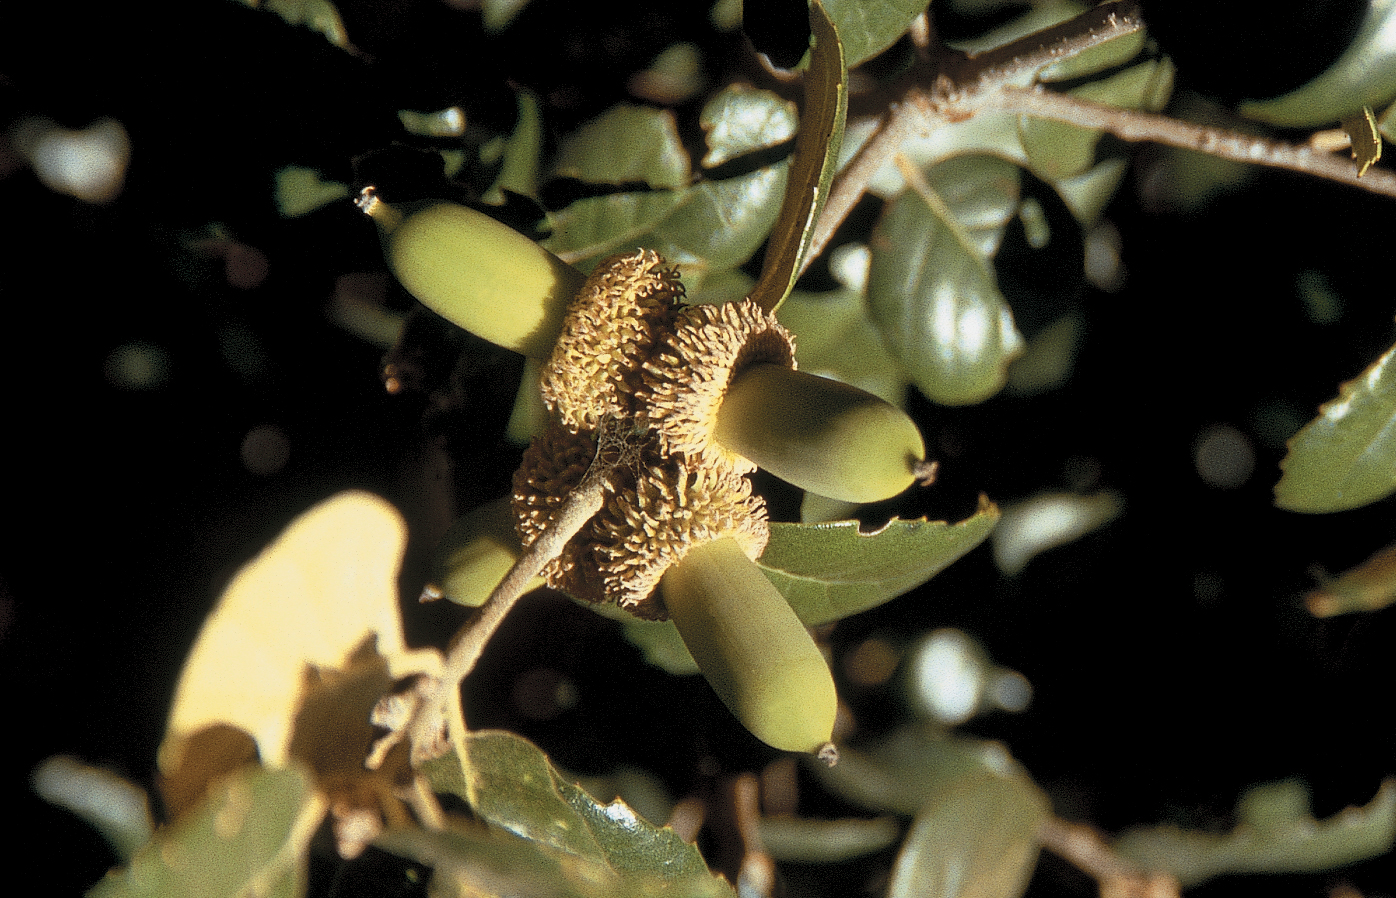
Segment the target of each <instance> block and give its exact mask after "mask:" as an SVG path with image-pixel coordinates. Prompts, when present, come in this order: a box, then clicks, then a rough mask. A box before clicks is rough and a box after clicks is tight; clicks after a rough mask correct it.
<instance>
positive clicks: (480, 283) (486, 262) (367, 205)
mask: <svg viewBox="0 0 1396 898" xmlns="http://www.w3.org/2000/svg"><path fill="white" fill-rule="evenodd" d="M358 205H359V208H360V209H362V210H363V212H364V213H365V214H366V215H368V216H369V217H370V218H372V219H373V220H374V222H376V223H377V224H378V228H379V236H380V238H381V239H382V242H383V255H384V257H385V258H386V259H387V262H388V267H389V268H390V269H391V270H392V272H393V275H394V276H395V277H396V278H397V279H398V281H399V282H401V284H402V286H403V287H405V288H406V289H407V292H409V293H411V294H412V295H413V296H415V297H416V298H417V299H418V300H419V301H420V302H421V303H422V304H423V305H424V306H426V307H427V308H429V309H431V310H432V311H433V312H436V313H437V314H438V315H441V316H442V317H443V318H446V319H447V320H449V321H451V322H452V323H454V324H457V325H459V326H460V327H462V328H464V329H466V330H468V331H470V332H471V333H473V334H476V335H478V336H480V337H483V338H485V339H486V340H489V341H490V342H491V343H495V344H498V345H500V346H504V347H506V348H508V349H513V350H515V351H517V352H521V353H523V354H524V355H527V356H532V357H534V358H546V357H547V355H548V353H549V352H551V351H552V348H553V343H554V342H556V340H557V337H558V334H559V333H560V332H561V330H562V321H563V317H564V315H565V313H566V310H567V304H568V303H569V302H570V301H571V299H572V297H573V296H574V295H575V294H576V293H577V291H578V290H579V289H580V288H581V286H582V283H583V282H584V281H585V279H586V278H585V276H584V275H583V274H582V273H581V272H580V271H578V270H577V269H575V268H573V267H572V266H571V265H568V264H567V263H566V262H564V261H562V260H561V259H559V258H558V257H557V256H555V255H553V254H552V253H550V252H548V251H547V250H546V249H544V248H543V247H541V246H539V245H538V244H537V243H534V242H533V241H532V240H529V239H528V238H527V237H525V236H524V235H522V234H520V233H519V232H518V231H515V230H514V229H513V228H510V227H508V226H507V225H505V224H502V223H501V222H498V221H495V220H494V219H493V218H490V217H489V216H488V215H485V214H484V213H482V212H476V211H475V210H474V209H470V208H468V207H466V206H462V205H459V204H456V203H451V202H446V201H442V200H428V201H425V202H420V203H404V204H402V205H401V206H395V205H390V204H388V203H386V202H384V201H383V200H382V199H380V198H379V197H378V196H377V195H376V194H375V193H374V192H373V188H372V187H366V188H364V191H363V193H362V194H361V195H360V197H359V199H358Z"/></svg>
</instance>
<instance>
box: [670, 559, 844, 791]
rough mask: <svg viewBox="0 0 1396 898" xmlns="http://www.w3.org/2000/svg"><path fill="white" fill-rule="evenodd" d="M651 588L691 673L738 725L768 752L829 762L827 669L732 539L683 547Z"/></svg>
mask: <svg viewBox="0 0 1396 898" xmlns="http://www.w3.org/2000/svg"><path fill="white" fill-rule="evenodd" d="M659 590H660V593H661V595H662V596H663V598H664V604H665V606H666V607H667V608H668V610H669V618H670V620H672V621H673V622H674V626H675V627H677V628H678V631H679V635H680V636H682V637H683V642H684V645H685V646H687V647H688V651H689V653H690V654H691V655H693V660H694V661H696V662H698V669H699V670H701V671H702V672H703V676H704V677H705V678H706V679H707V681H708V683H709V684H711V685H712V687H713V691H714V692H716V693H717V695H718V697H719V698H721V699H722V702H723V704H725V705H726V706H727V707H728V709H729V710H731V712H732V713H733V715H735V716H736V718H737V719H738V720H740V721H741V722H742V725H743V726H745V727H746V728H747V729H748V730H750V731H751V733H752V734H753V735H754V736H756V737H757V738H758V739H760V740H761V741H762V742H765V743H766V744H767V745H770V746H772V747H774V748H779V749H784V750H785V751H797V752H810V753H813V754H816V755H818V756H819V758H820V759H821V760H823V761H825V763H828V764H833V763H834V761H836V760H837V758H838V752H837V751H836V750H835V749H834V745H833V742H832V741H831V739H832V737H833V730H834V717H835V714H836V713H837V711H838V695H837V693H836V692H835V690H834V680H833V677H832V676H830V674H829V666H828V665H827V664H826V663H825V662H824V656H823V655H821V654H820V652H819V647H818V646H816V645H815V644H814V640H813V639H812V638H811V637H810V634H809V631H808V630H806V629H805V627H804V625H803V624H801V623H800V620H799V618H797V617H796V616H795V612H794V611H793V610H791V608H790V605H789V603H787V602H786V601H785V598H784V597H783V596H782V595H781V594H780V592H779V591H778V590H777V589H776V588H775V586H773V585H772V584H771V581H769V580H767V579H766V575H765V574H763V573H762V572H761V569H760V568H759V567H757V566H756V564H755V563H754V562H752V561H751V560H750V559H749V558H747V556H746V554H745V553H744V552H743V551H742V548H741V546H739V545H738V544H737V542H736V541H735V540H733V539H730V538H727V537H724V538H722V539H717V540H713V541H712V542H707V543H703V544H700V545H697V546H694V547H692V548H691V549H689V550H688V553H687V554H686V555H685V556H684V557H683V559H682V560H680V561H679V562H678V563H677V564H675V565H673V566H671V567H670V568H669V569H668V571H666V572H665V574H664V577H663V579H662V580H661V581H660V585H659Z"/></svg>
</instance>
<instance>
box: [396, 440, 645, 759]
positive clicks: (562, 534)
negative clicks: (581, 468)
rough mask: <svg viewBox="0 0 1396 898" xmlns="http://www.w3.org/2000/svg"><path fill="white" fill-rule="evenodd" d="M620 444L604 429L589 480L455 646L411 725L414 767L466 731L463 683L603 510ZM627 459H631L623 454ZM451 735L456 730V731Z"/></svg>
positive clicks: (462, 630) (622, 442) (574, 492)
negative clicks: (520, 604) (513, 612)
mask: <svg viewBox="0 0 1396 898" xmlns="http://www.w3.org/2000/svg"><path fill="white" fill-rule="evenodd" d="M617 443H619V444H620V445H621V447H622V449H624V447H625V446H626V445H627V441H626V437H625V435H624V434H617V433H613V432H612V431H611V430H609V429H608V428H606V427H603V428H602V433H601V434H600V435H599V437H598V440H597V453H596V458H595V459H594V460H593V462H592V464H591V467H590V468H588V469H587V472H586V475H585V476H583V477H582V480H581V482H580V483H579V484H577V486H576V488H574V489H573V490H572V491H571V492H570V493H569V494H568V496H567V501H566V502H565V503H564V504H563V505H562V507H561V508H560V509H558V513H557V515H556V516H555V517H554V518H553V519H552V521H551V523H549V525H548V528H547V529H546V530H544V531H543V532H542V533H541V534H539V535H538V538H537V539H535V540H534V541H533V542H532V543H530V544H529V545H528V547H527V548H525V549H524V552H523V554H522V555H521V556H519V560H518V561H516V562H515V563H514V566H513V567H511V568H510V569H509V573H507V574H505V575H504V579H503V580H501V581H500V582H499V585H498V586H496V587H495V588H494V591H493V592H491V593H490V596H489V598H488V599H486V600H485V603H484V604H483V605H481V606H480V609H479V611H478V612H476V614H475V616H474V617H472V618H471V619H470V620H469V621H467V622H466V623H465V625H464V626H462V627H461V628H460V630H459V631H458V632H457V633H456V635H455V637H453V639H452V640H451V647H450V649H449V650H448V651H447V653H446V661H445V664H444V665H443V666H442V671H441V677H440V679H439V680H438V681H437V683H436V684H435V688H434V689H433V690H432V691H431V694H430V695H429V696H428V697H427V698H426V699H425V700H424V701H423V702H422V706H421V708H420V710H419V712H418V713H417V714H416V716H415V718H414V719H413V721H412V723H411V739H412V759H413V764H414V766H415V765H417V764H420V763H421V762H422V761H425V760H429V759H431V758H433V757H437V756H439V755H440V754H441V753H443V752H444V751H445V749H446V745H447V743H446V742H445V741H444V740H443V739H442V738H441V736H442V733H443V731H444V729H445V728H446V727H447V726H449V725H451V724H452V723H453V722H460V723H461V725H463V724H464V720H465V717H464V714H463V712H462V709H461V704H460V683H461V681H462V680H464V679H465V678H466V676H467V675H469V673H470V672H471V671H472V670H474V669H475V664H476V662H478V661H479V660H480V655H481V653H483V652H484V650H485V645H486V644H487V643H488V642H489V641H490V638H491V637H492V636H494V634H495V631H497V630H498V629H499V625H500V624H502V623H503V622H504V618H505V617H506V616H507V615H508V614H509V611H510V609H512V608H513V607H514V604H515V603H516V602H517V601H518V600H519V598H520V597H521V596H523V594H524V593H525V592H527V591H528V586H529V583H530V582H532V580H533V578H534V577H536V576H538V574H539V573H540V572H541V571H542V570H543V568H544V567H545V566H546V565H547V564H548V562H550V561H552V560H553V559H554V558H556V557H557V556H558V555H559V554H561V553H562V548H563V546H565V545H567V543H568V541H569V540H571V539H572V537H574V536H576V535H577V533H578V531H580V530H581V529H582V527H584V526H585V525H586V523H587V521H589V520H591V519H592V517H593V516H594V515H595V514H596V513H597V512H598V511H600V510H601V506H602V504H603V502H604V501H605V496H606V489H607V482H608V481H609V479H610V475H611V472H612V471H613V470H614V468H615V461H614V460H613V459H603V457H602V455H603V451H604V450H606V449H608V448H614V446H615V445H616V444H617ZM621 458H622V459H624V458H625V453H624V452H623V451H622V453H621ZM451 729H452V730H454V729H455V727H454V726H451ZM455 735H456V736H460V735H463V734H460V733H456V734H455Z"/></svg>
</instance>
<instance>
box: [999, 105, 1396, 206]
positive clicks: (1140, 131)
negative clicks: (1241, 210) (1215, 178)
mask: <svg viewBox="0 0 1396 898" xmlns="http://www.w3.org/2000/svg"><path fill="white" fill-rule="evenodd" d="M994 108H996V109H998V110H1000V111H1003V112H1017V113H1022V114H1024V115H1030V116H1033V117H1034V118H1041V119H1049V120H1051V121H1057V122H1066V123H1067V124H1071V125H1077V126H1079V127H1082V128H1098V129H1101V130H1103V131H1108V132H1110V133H1111V134H1113V135H1115V136H1116V137H1118V138H1120V139H1121V140H1128V141H1149V142H1151V143H1161V144H1165V145H1167V146H1173V147H1180V148H1182V149H1185V150H1196V151H1197V152H1199V153H1206V154H1208V155H1209V156H1216V157H1218V158H1221V159H1230V160H1232V161H1235V162H1248V163H1251V164H1252V165H1264V166H1268V167H1271V168H1281V169H1286V170H1288V171H1295V172H1301V173H1303V174H1306V175H1312V176H1314V177H1317V178H1324V179H1326V180H1329V181H1336V182H1338V183H1339V184H1346V185H1347V186H1349V187H1356V188H1359V189H1361V190H1366V191H1368V192H1370V193H1376V194H1380V195H1382V196H1390V197H1396V173H1393V172H1391V171H1389V170H1387V169H1381V168H1373V169H1369V170H1368V171H1367V173H1366V175H1364V176H1362V177H1359V176H1358V174H1357V173H1358V167H1357V166H1356V165H1355V164H1353V162H1352V160H1351V159H1348V158H1346V157H1344V156H1338V155H1332V154H1329V153H1324V152H1321V151H1318V150H1315V149H1314V148H1313V147H1310V146H1307V145H1305V144H1289V143H1284V142H1282V141H1278V140H1273V139H1271V138H1268V137H1257V136H1255V135H1253V134H1243V133H1241V132H1239V131H1228V130H1226V129H1224V128H1215V127H1211V126H1208V125H1197V124H1193V123H1192V122H1185V121H1181V120H1179V119H1175V118H1170V117H1168V116H1166V115H1157V114H1155V113H1150V112H1140V111H1138V110H1133V109H1121V108H1119V107H1116V106H1107V105H1105V104H1103V103H1093V102H1091V101H1089V100H1083V99H1080V98H1079V97H1074V96H1072V95H1070V94H1063V93H1056V92H1055V91H1051V90H1047V89H1046V88H1043V87H1040V86H1038V87H1032V88H1014V87H1005V88H1002V89H1000V90H999V91H997V92H996V98H995V101H994Z"/></svg>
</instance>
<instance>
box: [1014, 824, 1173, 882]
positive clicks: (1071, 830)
mask: <svg viewBox="0 0 1396 898" xmlns="http://www.w3.org/2000/svg"><path fill="white" fill-rule="evenodd" d="M1037 839H1038V841H1039V842H1040V843H1042V847H1044V848H1046V849H1047V850H1048V851H1051V852H1052V853H1053V854H1056V855H1060V856H1061V857H1063V858H1066V859H1067V860H1068V861H1070V862H1071V863H1072V864H1074V865H1076V866H1077V867H1078V868H1080V869H1081V870H1082V871H1083V872H1084V873H1086V874H1088V875H1089V876H1090V877H1091V878H1092V879H1094V880H1095V881H1096V882H1097V883H1099V885H1100V894H1101V896H1102V898H1178V896H1179V894H1180V889H1179V886H1178V881H1177V880H1176V879H1174V878H1173V877H1171V876H1169V875H1168V874H1166V873H1154V872H1148V871H1145V870H1141V869H1140V868H1139V867H1137V866H1136V865H1135V864H1133V863H1132V862H1130V861H1128V860H1126V859H1125V858H1123V857H1121V856H1120V855H1118V854H1116V853H1115V851H1114V849H1112V848H1111V847H1110V846H1109V845H1107V844H1106V843H1105V840H1104V839H1102V838H1101V837H1100V835H1099V834H1098V833H1097V832H1096V831H1095V830H1093V829H1091V828H1090V827H1089V826H1082V825H1080V824H1077V823H1068V822H1067V821H1065V820H1062V819H1061V818H1060V817H1051V818H1048V819H1047V820H1046V821H1045V822H1044V823H1043V824H1042V825H1041V826H1040V827H1039V828H1038V831H1037Z"/></svg>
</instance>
